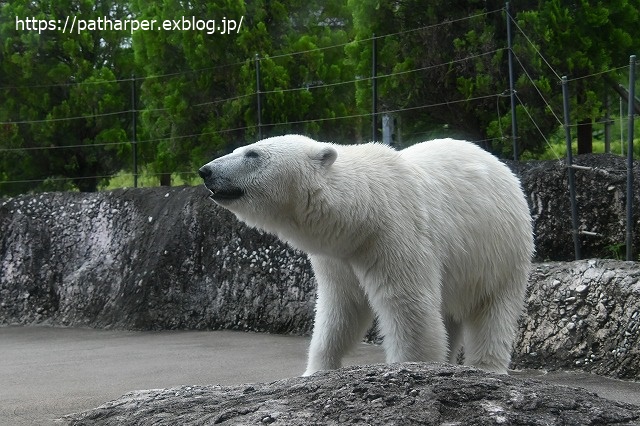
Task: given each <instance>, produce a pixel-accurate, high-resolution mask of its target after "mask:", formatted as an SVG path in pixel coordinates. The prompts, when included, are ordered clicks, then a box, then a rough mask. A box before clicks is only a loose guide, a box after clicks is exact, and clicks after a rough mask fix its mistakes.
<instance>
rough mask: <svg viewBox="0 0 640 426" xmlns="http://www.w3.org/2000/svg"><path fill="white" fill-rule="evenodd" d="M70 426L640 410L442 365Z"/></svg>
mask: <svg viewBox="0 0 640 426" xmlns="http://www.w3.org/2000/svg"><path fill="white" fill-rule="evenodd" d="M64 420H65V423H67V424H69V425H105V426H106V425H114V426H115V425H122V424H136V425H174V424H181V425H203V424H278V425H301V426H302V425H304V426H307V425H311V424H369V425H409V424H423V425H465V426H466V425H488V424H511V425H513V424H517V425H576V426H577V425H580V426H584V425H609V424H615V425H637V424H640V406H635V405H630V404H624V403H620V402H613V401H609V400H606V399H602V398H599V397H598V396H596V395H595V394H593V393H590V392H587V391H585V390H582V389H578V388H568V387H564V386H558V385H551V384H547V383H544V382H540V381H536V380H527V379H525V380H523V379H517V378H514V377H509V376H498V375H491V374H488V373H484V372H482V371H479V370H475V369H471V368H468V367H460V366H451V365H442V364H394V365H389V366H381V365H377V366H364V367H352V368H346V369H342V370H337V371H332V372H323V373H319V374H317V375H316V376H313V377H308V378H293V379H287V380H281V381H277V382H273V383H266V384H252V385H241V386H182V387H177V388H172V389H157V390H148V391H138V392H131V393H128V394H126V395H124V396H123V397H121V398H120V399H118V400H115V401H112V402H109V403H107V404H105V405H102V406H100V407H98V408H96V409H94V410H90V411H87V412H84V413H79V414H73V415H70V416H68V417H66V418H65V419H64Z"/></svg>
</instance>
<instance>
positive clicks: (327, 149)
mask: <svg viewBox="0 0 640 426" xmlns="http://www.w3.org/2000/svg"><path fill="white" fill-rule="evenodd" d="M311 158H312V159H313V160H316V161H318V162H319V163H320V165H321V166H322V167H329V166H330V165H332V164H333V162H334V161H336V158H338V151H336V149H335V148H334V147H332V146H324V147H322V148H321V149H319V150H318V151H316V152H315V153H314V154H313V155H312V156H311Z"/></svg>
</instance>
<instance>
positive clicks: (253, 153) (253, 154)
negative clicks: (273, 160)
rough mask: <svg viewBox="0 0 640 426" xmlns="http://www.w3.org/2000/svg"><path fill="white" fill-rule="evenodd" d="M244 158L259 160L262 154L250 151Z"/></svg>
mask: <svg viewBox="0 0 640 426" xmlns="http://www.w3.org/2000/svg"><path fill="white" fill-rule="evenodd" d="M244 156H245V157H247V158H258V157H260V154H258V151H254V150H252V149H251V150H249V151H247V152H245V153H244Z"/></svg>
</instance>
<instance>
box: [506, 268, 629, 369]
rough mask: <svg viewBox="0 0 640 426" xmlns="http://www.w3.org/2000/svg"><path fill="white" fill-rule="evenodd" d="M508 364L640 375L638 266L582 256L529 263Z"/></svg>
mask: <svg viewBox="0 0 640 426" xmlns="http://www.w3.org/2000/svg"><path fill="white" fill-rule="evenodd" d="M519 325H520V329H519V334H518V338H517V341H516V344H515V348H514V352H513V359H512V367H514V368H543V369H581V370H585V371H590V372H593V373H597V374H601V375H611V376H615V377H619V378H634V379H640V267H639V265H638V264H637V263H635V262H619V261H613V260H586V261H577V262H570V263H545V264H537V265H534V269H533V271H532V274H531V280H530V284H529V288H528V290H527V299H526V303H525V315H523V316H522V317H521V319H520V323H519Z"/></svg>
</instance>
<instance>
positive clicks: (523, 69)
mask: <svg viewBox="0 0 640 426" xmlns="http://www.w3.org/2000/svg"><path fill="white" fill-rule="evenodd" d="M499 13H503V14H505V17H506V19H509V20H510V21H511V22H512V23H513V24H514V26H515V28H516V31H517V35H518V36H519V37H521V38H522V39H523V40H524V41H525V42H526V43H527V44H528V45H529V47H530V48H531V49H533V51H534V52H535V54H536V55H538V57H539V58H540V59H541V60H542V61H543V62H544V63H545V64H546V66H547V67H548V68H549V69H550V71H551V72H552V74H553V75H554V76H555V77H556V78H557V83H558V86H559V85H560V82H561V77H560V73H559V72H558V71H557V70H555V69H554V68H553V66H552V65H551V64H550V61H549V60H547V58H545V57H544V56H543V55H542V53H541V52H540V50H539V49H538V48H537V46H536V44H535V43H534V42H533V41H532V40H531V37H529V36H528V35H527V34H526V32H525V31H524V30H523V28H522V27H521V26H520V25H519V24H518V22H517V21H516V20H515V19H514V18H513V17H512V16H511V15H510V14H509V13H505V9H503V8H500V9H496V10H492V11H488V12H483V13H479V14H473V15H470V16H467V17H462V18H459V19H454V20H447V21H443V22H440V23H436V24H432V25H427V26H422V27H419V28H413V29H408V30H404V31H399V32H396V33H392V34H386V35H381V36H373V37H370V38H365V39H360V40H350V41H348V42H345V43H341V44H336V45H332V46H324V47H318V48H314V49H307V50H301V51H296V52H291V53H286V54H277V55H272V56H268V55H265V57H264V58H262V59H266V58H268V59H270V60H274V59H280V58H289V59H290V58H292V57H296V56H298V55H303V54H308V53H317V52H322V51H326V50H329V49H344V48H345V47H346V46H347V45H352V44H363V43H371V42H373V41H376V40H381V39H385V38H389V37H395V36H399V35H406V34H408V33H412V32H419V31H425V30H434V29H443V30H446V27H447V26H448V25H451V24H454V23H457V24H459V23H465V22H466V21H470V20H472V19H478V18H487V17H489V16H490V15H494V14H499ZM506 50H507V47H499V48H497V49H493V50H491V51H487V52H482V53H478V54H472V55H467V56H465V57H463V58H459V59H455V60H451V61H446V62H442V63H439V64H434V65H429V66H423V67H416V68H412V69H409V70H402V71H397V72H390V73H386V74H380V75H377V74H376V75H375V76H373V75H372V76H361V77H359V78H354V79H349V80H345V81H334V82H320V83H317V84H309V85H305V86H303V87H290V88H283V89H268V88H266V89H267V90H261V89H258V90H254V91H252V92H250V93H246V94H241V95H236V96H232V97H228V98H224V99H216V100H212V101H207V102H200V103H195V104H192V105H189V106H188V108H189V109H194V110H195V109H197V108H201V107H207V106H211V105H217V104H223V103H227V102H232V101H237V100H243V99H246V100H247V102H251V101H252V99H255V98H257V97H258V96H269V95H272V94H282V93H290V92H299V91H310V90H319V89H326V88H335V87H339V86H347V85H354V84H362V83H368V84H372V83H373V81H377V82H380V81H383V80H386V79H394V78H398V77H401V76H405V75H409V74H413V73H422V72H425V71H428V70H432V69H436V68H438V67H449V68H450V67H452V66H454V65H456V64H460V63H465V62H470V61H473V60H475V59H478V58H480V57H483V56H488V57H491V56H495V55H496V54H498V53H500V52H504V51H506ZM511 53H512V54H513V56H514V58H515V59H516V62H517V63H518V65H519V68H518V71H519V72H520V73H522V75H524V76H526V78H527V81H528V82H529V84H530V87H531V88H532V89H533V90H534V91H535V92H536V93H537V95H538V97H539V101H541V102H542V103H543V104H544V105H545V108H546V110H547V111H548V112H549V113H550V114H551V115H552V116H553V118H554V120H555V121H556V122H557V123H558V126H561V127H562V126H564V123H563V120H562V119H561V118H560V117H561V116H562V114H561V113H559V112H558V111H556V110H554V107H553V106H552V105H554V102H552V101H551V100H549V99H547V97H546V96H545V95H544V93H543V91H542V90H541V89H540V88H539V87H538V85H537V83H536V80H535V78H533V76H532V75H531V73H530V71H529V70H528V69H527V66H526V61H524V60H523V59H522V58H521V57H520V56H519V55H518V54H517V53H516V52H514V51H513V50H511ZM253 60H254V59H253V58H247V59H246V60H244V61H238V62H234V63H229V64H220V65H216V66H211V67H206V68H200V69H196V70H184V71H181V72H173V73H166V74H160V75H150V76H144V77H137V78H133V77H131V78H119V79H114V80H105V81H89V82H75V83H60V84H48V85H45V84H42V85H29V86H2V87H0V93H1V92H2V91H6V90H15V89H22V90H25V89H26V90H52V89H54V88H58V87H69V86H96V85H101V84H113V83H131V84H136V85H138V84H141V83H144V82H145V81H148V80H156V79H164V78H174V77H176V76H184V75H190V74H195V73H210V72H214V71H216V70H221V69H223V68H230V67H236V68H240V67H243V66H247V65H248V64H250V63H251V62H252V61H253ZM625 69H629V65H626V66H620V67H616V68H613V69H610V70H604V71H600V72H597V73H593V74H590V75H586V76H580V77H576V78H573V79H569V80H568V82H574V81H576V80H579V79H580V80H583V79H591V78H597V77H599V76H601V75H602V74H608V73H618V72H620V71H624V70H625ZM508 92H509V91H508V89H504V90H499V91H497V93H492V94H488V95H482V96H474V97H469V98H461V99H458V100H449V101H446V102H431V103H423V104H420V105H415V106H410V107H405V108H388V109H382V110H379V111H369V112H363V113H351V114H345V115H339V116H335V117H317V118H308V119H301V120H291V121H289V120H287V121H275V122H266V123H260V124H248V125H246V126H238V127H234V128H227V129H220V130H215V131H204V132H197V133H189V134H166V135H163V136H161V137H153V138H147V139H137V138H136V139H135V144H138V145H140V144H153V143H158V142H161V141H165V140H169V139H170V140H175V141H179V140H181V139H189V138H199V137H202V136H211V135H220V134H225V133H231V132H241V131H249V130H252V131H255V130H256V129H257V127H258V126H259V125H261V126H263V127H275V126H281V125H295V124H307V123H327V122H336V121H340V120H356V119H361V120H362V119H371V120H375V119H376V117H380V116H383V115H386V114H391V115H394V114H396V115H397V114H402V113H405V112H409V111H415V110H428V109H430V108H437V107H441V106H444V105H456V104H471V103H474V102H478V101H488V100H492V99H495V102H496V117H497V119H498V120H500V118H501V114H500V106H499V101H500V99H501V98H504V97H505V96H506V95H505V94H506V93H508ZM515 98H516V99H517V100H518V103H519V105H520V106H521V108H522V110H523V111H524V112H525V114H526V116H527V118H528V119H529V120H531V122H532V125H533V126H534V127H535V128H536V129H537V130H538V131H539V133H540V136H541V137H542V138H543V139H544V140H545V141H546V143H547V145H549V147H551V145H552V144H551V141H550V140H549V138H548V135H546V134H545V132H544V131H543V130H542V126H541V125H540V124H539V123H537V122H536V120H535V118H534V116H533V114H531V113H530V112H529V109H528V107H527V105H528V102H527V100H526V99H523V97H522V96H521V94H519V93H515ZM136 104H139V102H137V100H135V99H134V100H132V102H131V105H136ZM168 110H169V109H168V108H147V107H143V108H140V109H135V108H130V109H127V110H121V111H112V112H104V113H99V114H88V115H76V116H68V117H61V118H43V119H35V120H27V119H20V118H17V119H16V120H10V121H0V125H33V126H39V125H50V124H52V123H59V122H69V121H75V120H88V119H93V120H95V119H98V118H102V117H113V116H125V117H126V116H131V115H133V114H139V113H143V112H161V111H168ZM629 119H633V117H632V118H629V117H622V114H621V117H620V120H621V122H622V120H629ZM571 126H574V127H575V126H577V124H571ZM500 131H501V132H502V126H500ZM506 138H507V137H505V136H504V135H501V136H500V137H499V138H494V139H483V140H476V141H475V142H479V143H485V142H490V141H494V140H497V139H506ZM133 139H134V138H133V137H131V138H130V139H129V140H124V141H101V142H96V143H91V144H68V145H64V144H62V145H50V146H32V147H3V148H0V153H3V152H7V153H8V152H14V153H15V152H29V151H49V150H52V151H53V150H56V151H59V150H65V149H96V148H105V147H117V146H131V145H132V144H133V143H134V140H133ZM558 159H559V160H560V158H559V157H558ZM188 173H190V172H185V174H188ZM118 174H121V173H118ZM133 174H135V173H133ZM133 174H132V175H133ZM114 176H116V175H106V176H85V177H80V178H76V177H74V179H96V178H99V179H103V178H104V179H108V178H112V177H114ZM44 179H49V180H53V181H55V180H66V179H67V178H66V177H60V178H57V177H46V176H43V177H42V179H28V180H20V179H15V180H12V179H11V178H9V179H4V180H2V181H0V185H7V184H12V183H28V182H38V181H42V180H44Z"/></svg>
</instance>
